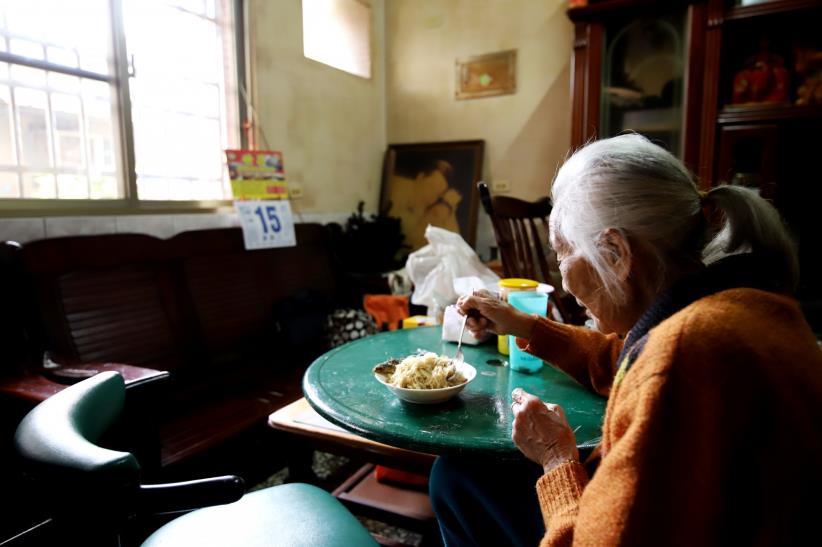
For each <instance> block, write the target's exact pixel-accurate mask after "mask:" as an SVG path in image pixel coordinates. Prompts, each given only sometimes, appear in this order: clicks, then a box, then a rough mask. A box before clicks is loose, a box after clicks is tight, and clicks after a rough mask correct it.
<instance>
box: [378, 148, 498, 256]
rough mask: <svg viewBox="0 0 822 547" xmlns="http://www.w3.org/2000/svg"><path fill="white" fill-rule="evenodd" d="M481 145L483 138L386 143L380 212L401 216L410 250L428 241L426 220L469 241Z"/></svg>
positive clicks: (473, 233)
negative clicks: (426, 237)
mask: <svg viewBox="0 0 822 547" xmlns="http://www.w3.org/2000/svg"><path fill="white" fill-rule="evenodd" d="M484 150H485V141H482V140H474V141H454V142H431V143H416V144H390V145H388V150H387V152H386V154H385V164H384V172H383V180H382V191H381V195H380V211H381V212H383V213H384V214H387V215H389V216H392V217H397V218H399V219H400V220H401V222H402V231H403V234H404V235H405V243H406V244H407V245H410V246H411V250H412V251H414V250H416V249H419V248H420V247H422V246H424V245H426V244H427V241H426V239H425V228H426V227H427V226H428V225H429V224H432V225H434V226H438V227H440V228H444V229H446V230H451V231H453V232H457V233H459V234H460V235H461V236H462V237H463V239H465V241H467V242H468V244H469V245H471V246H473V245H474V241H475V239H476V231H477V208H478V204H479V194H478V191H477V182H478V181H479V180H480V178H481V177H482V160H483V153H484Z"/></svg>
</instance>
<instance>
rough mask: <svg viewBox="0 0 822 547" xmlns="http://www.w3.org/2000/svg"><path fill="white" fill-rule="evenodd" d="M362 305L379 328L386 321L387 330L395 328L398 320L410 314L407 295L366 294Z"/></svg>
mask: <svg viewBox="0 0 822 547" xmlns="http://www.w3.org/2000/svg"><path fill="white" fill-rule="evenodd" d="M363 307H364V308H365V311H367V312H368V313H369V314H370V315H371V317H373V318H374V321H376V323H377V328H378V329H380V330H382V326H383V324H385V323H388V330H396V329H397V327H398V325H399V322H400V321H402V320H403V319H405V318H406V317H408V316H409V315H410V312H409V310H408V297H407V296H395V295H393V294H366V295H365V298H363Z"/></svg>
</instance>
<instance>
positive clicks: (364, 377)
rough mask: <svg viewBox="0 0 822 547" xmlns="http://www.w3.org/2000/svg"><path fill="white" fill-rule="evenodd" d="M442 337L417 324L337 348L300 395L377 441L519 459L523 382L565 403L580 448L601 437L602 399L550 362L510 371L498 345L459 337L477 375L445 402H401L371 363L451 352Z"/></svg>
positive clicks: (310, 373) (311, 373)
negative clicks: (516, 407) (516, 423)
mask: <svg viewBox="0 0 822 547" xmlns="http://www.w3.org/2000/svg"><path fill="white" fill-rule="evenodd" d="M440 336H441V328H440V327H438V326H435V327H422V328H416V329H407V330H397V331H393V332H384V333H380V334H376V335H374V336H369V337H367V338H362V339H360V340H357V341H354V342H350V343H348V344H346V345H344V346H340V347H337V348H334V349H332V350H330V351H329V352H327V353H326V354H324V355H322V356H321V357H319V358H318V359H317V360H315V361H314V362H313V363H312V364H311V366H310V367H309V368H308V370H307V371H306V373H305V376H304V378H303V392H304V393H305V397H306V399H308V402H309V403H310V404H311V406H312V407H314V409H315V410H316V411H317V412H318V413H320V414H321V415H322V416H323V417H325V418H326V419H328V420H329V421H331V422H333V423H335V424H337V425H339V426H341V427H343V428H345V429H347V430H350V431H353V432H354V433H357V434H358V435H362V436H363V437H366V438H368V439H371V440H374V441H377V442H381V443H384V444H388V445H392V446H396V447H399V448H405V449H408V450H417V451H420V452H428V453H431V454H438V455H440V454H469V453H470V454H481V455H485V456H495V457H505V458H508V457H511V458H516V457H518V455H519V451H518V450H517V448H516V447H515V446H514V443H513V441H512V440H511V424H512V422H513V415H512V413H511V391H512V390H513V389H514V388H516V387H521V388H523V389H524V390H525V391H527V392H529V393H533V394H534V395H537V396H538V397H540V398H541V399H542V400H543V401H545V402H551V403H557V404H559V405H561V406H562V408H563V409H564V410H565V415H566V417H567V418H568V422H569V423H570V425H571V428H574V429H576V438H577V444H578V445H579V446H580V448H590V447H592V446H593V445H595V444H596V443H598V442H599V438H600V437H601V435H602V433H601V428H602V416H603V414H604V412H605V402H606V400H605V399H603V398H602V397H600V396H598V395H596V394H594V393H592V392H590V391H588V390H586V389H585V388H583V387H582V386H580V385H579V384H578V383H577V382H576V381H575V380H573V379H571V377H570V376H568V375H566V374H565V373H563V372H561V371H559V370H557V369H555V368H553V367H551V366H548V365H547V364H546V366H544V367H542V370H541V371H539V372H537V373H535V374H526V373H521V372H517V371H513V370H511V369H510V368H508V366H507V356H506V355H502V354H500V353H498V352H497V350H496V344H493V345H492V344H488V343H487V344H483V345H480V346H470V345H466V344H463V346H462V348H463V353H464V354H465V362H466V363H470V364H472V365H474V367H475V368H476V369H477V377H476V379H474V381H473V382H471V383H470V384H468V385H467V386H466V387H465V389H464V390H463V391H462V392H461V393H460V394H459V395H458V396H457V397H455V398H453V399H451V400H449V401H446V402H445V403H439V404H434V405H422V404H413V403H406V402H403V401H401V400H400V399H398V398H397V397H396V396H395V395H394V393H393V392H391V391H390V390H388V389H387V388H386V387H385V386H383V385H382V384H380V383H379V382H378V381H377V380H376V379H375V378H374V375H373V373H372V368H373V367H374V365H376V364H377V363H381V362H383V361H385V360H386V359H388V358H390V357H396V358H400V359H401V358H403V357H405V356H407V355H410V354H413V353H416V351H417V350H418V349H423V350H426V351H433V352H434V353H438V354H442V355H447V356H452V355H454V353H455V351H456V349H457V348H456V344H455V343H453V342H443V341H442V340H441V339H440ZM494 341H495V342H496V340H494ZM489 361H490V362H491V363H489ZM494 361H496V362H500V361H502V362H504V363H506V366H500V365H495V364H493V363H494Z"/></svg>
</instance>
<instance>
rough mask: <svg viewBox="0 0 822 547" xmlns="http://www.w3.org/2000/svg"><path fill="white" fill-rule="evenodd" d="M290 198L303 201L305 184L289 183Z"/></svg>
mask: <svg viewBox="0 0 822 547" xmlns="http://www.w3.org/2000/svg"><path fill="white" fill-rule="evenodd" d="M288 197H289V198H290V199H301V198H302V197H303V183H302V182H289V183H288Z"/></svg>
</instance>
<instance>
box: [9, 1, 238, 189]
mask: <svg viewBox="0 0 822 547" xmlns="http://www.w3.org/2000/svg"><path fill="white" fill-rule="evenodd" d="M233 40H234V38H233V31H232V11H231V2H230V0H173V1H172V0H72V1H71V2H66V1H65V0H0V199H2V198H23V199H33V200H36V199H57V200H64V199H73V200H121V201H122V202H123V203H126V202H131V203H134V202H137V201H138V200H142V201H145V200H150V201H158V200H160V201H167V200H222V199H227V198H230V196H231V189H230V186H229V184H228V180H227V175H226V173H225V171H226V170H225V169H224V168H223V161H222V160H223V150H224V149H225V148H233V147H237V146H238V145H239V122H238V114H237V98H236V81H237V77H236V67H235V64H234V53H233V51H234V48H233V45H234V42H233ZM118 82H125V83H124V84H122V85H121V84H119V83H118ZM129 107H130V108H129ZM132 170H133V172H136V177H135V176H134V175H133V174H132V175H129V173H131V172H132ZM83 203H89V201H84V202H83Z"/></svg>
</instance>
